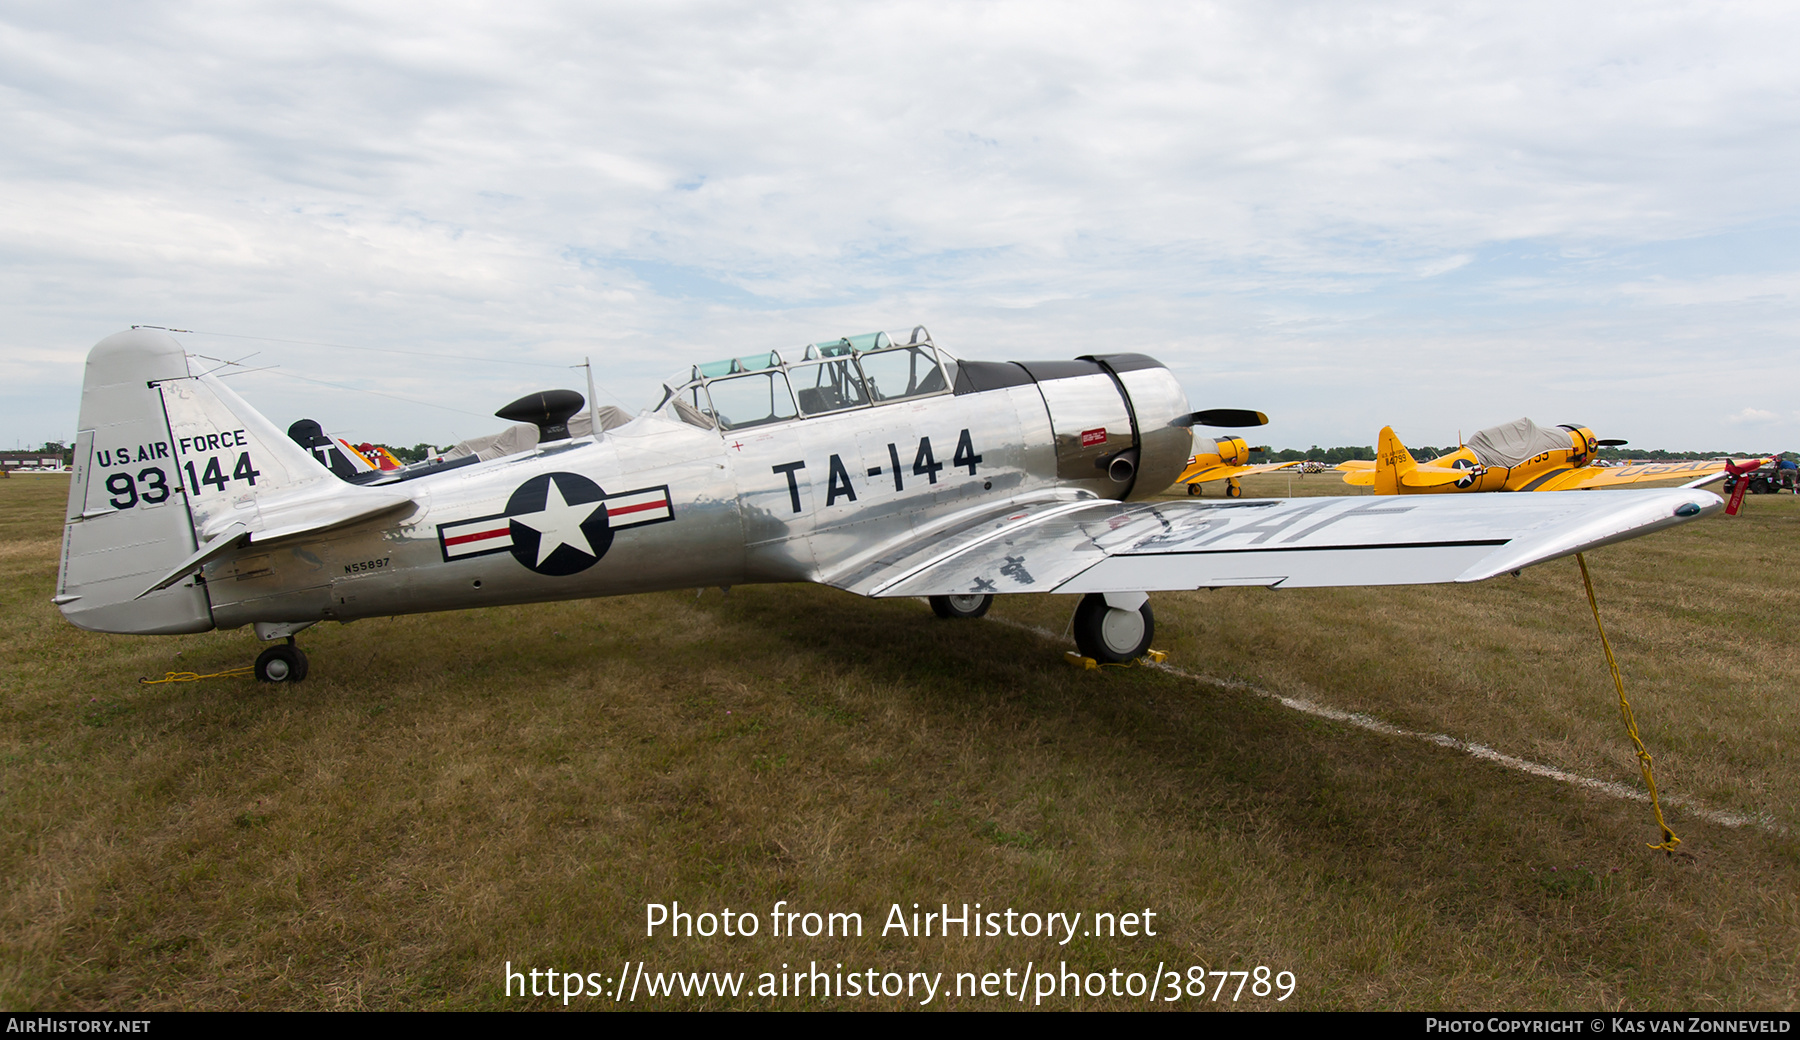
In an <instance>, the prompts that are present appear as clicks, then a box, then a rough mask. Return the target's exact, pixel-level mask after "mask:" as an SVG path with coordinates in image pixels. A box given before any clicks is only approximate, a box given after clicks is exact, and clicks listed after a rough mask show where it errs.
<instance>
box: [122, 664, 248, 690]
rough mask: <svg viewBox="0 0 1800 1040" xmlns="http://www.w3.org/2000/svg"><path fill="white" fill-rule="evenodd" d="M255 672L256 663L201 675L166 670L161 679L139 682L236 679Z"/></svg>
mask: <svg viewBox="0 0 1800 1040" xmlns="http://www.w3.org/2000/svg"><path fill="white" fill-rule="evenodd" d="M255 673H256V667H255V666H254V665H245V666H243V667H242V668H227V669H226V670H225V671H222V672H212V673H210V674H208V675H201V674H200V673H199V672H164V673H163V677H162V678H160V679H139V680H138V682H139V683H142V684H143V685H145V686H155V685H156V684H157V683H166V682H194V681H196V680H199V679H236V678H239V677H241V676H245V675H254V674H255Z"/></svg>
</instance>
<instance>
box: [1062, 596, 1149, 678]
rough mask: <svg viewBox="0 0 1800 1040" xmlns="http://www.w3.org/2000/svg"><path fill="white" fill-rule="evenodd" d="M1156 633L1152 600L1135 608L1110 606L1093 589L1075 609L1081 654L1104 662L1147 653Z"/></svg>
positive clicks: (1076, 634) (1077, 636) (1114, 661)
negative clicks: (1151, 608) (1123, 608)
mask: <svg viewBox="0 0 1800 1040" xmlns="http://www.w3.org/2000/svg"><path fill="white" fill-rule="evenodd" d="M1155 635H1156V615H1155V614H1153V613H1151V611H1150V603H1149V601H1145V602H1144V604H1143V606H1140V607H1138V608H1137V609H1136V610H1122V609H1120V608H1118V607H1112V606H1108V605H1107V603H1106V597H1105V596H1102V595H1101V594H1100V593H1098V592H1090V593H1088V594H1087V595H1085V596H1083V597H1081V605H1080V606H1078V607H1076V608H1075V646H1076V647H1077V648H1078V649H1079V650H1080V651H1081V656H1083V657H1091V658H1093V659H1094V660H1096V661H1099V662H1100V663H1102V664H1118V663H1119V662H1121V661H1131V660H1135V659H1137V658H1139V657H1142V656H1144V651H1146V650H1148V649H1150V640H1151V639H1152V638H1154V637H1155Z"/></svg>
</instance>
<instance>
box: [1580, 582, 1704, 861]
mask: <svg viewBox="0 0 1800 1040" xmlns="http://www.w3.org/2000/svg"><path fill="white" fill-rule="evenodd" d="M1575 562H1576V563H1578V564H1580V565H1581V584H1583V585H1585V586H1586V587H1587V598H1588V606H1590V607H1592V608H1594V627H1595V628H1597V629H1599V630H1600V646H1601V647H1602V648H1603V649H1605V651H1606V667H1608V668H1610V669H1611V670H1612V678H1613V686H1615V687H1617V688H1618V691H1619V714H1621V715H1623V716H1624V717H1625V732H1627V733H1629V734H1631V742H1632V743H1633V744H1636V745H1637V757H1638V768H1639V769H1642V770H1643V771H1644V783H1645V785H1647V786H1648V787H1649V788H1650V807H1651V808H1652V809H1655V810H1656V825H1657V826H1658V827H1661V828H1662V832H1663V840H1662V844H1660V845H1651V846H1650V848H1653V849H1661V850H1662V851H1664V852H1669V853H1673V852H1674V851H1675V846H1677V845H1679V844H1681V839H1680V838H1677V837H1676V836H1675V832H1674V831H1672V830H1670V829H1669V825H1668V824H1667V823H1666V822H1664V820H1663V811H1662V803H1661V802H1660V801H1658V800H1657V797H1656V778H1655V777H1653V776H1651V775H1650V752H1649V751H1648V750H1647V749H1645V747H1644V741H1643V738H1641V737H1639V736H1638V729H1637V718H1636V717H1635V716H1633V715H1632V714H1631V702H1630V701H1628V700H1626V699H1625V680H1624V679H1622V678H1620V677H1619V662H1618V659H1617V658H1615V657H1613V652H1612V644H1611V643H1610V642H1608V641H1607V639H1606V626H1605V625H1602V624H1601V623H1600V601H1599V600H1597V599H1595V598H1594V582H1593V579H1591V578H1589V577H1588V569H1587V560H1586V559H1584V558H1583V557H1582V555H1581V554H1580V553H1576V554H1575Z"/></svg>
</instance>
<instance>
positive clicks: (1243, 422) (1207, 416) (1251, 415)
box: [1170, 408, 1269, 427]
mask: <svg viewBox="0 0 1800 1040" xmlns="http://www.w3.org/2000/svg"><path fill="white" fill-rule="evenodd" d="M1268 424H1269V417H1268V416H1266V415H1264V414H1263V413H1261V412H1253V411H1251V410H1249V409H1248V408H1208V409H1206V410H1205V411H1200V412H1189V413H1188V414H1186V415H1181V416H1177V417H1176V418H1175V421H1174V422H1172V423H1170V425H1171V426H1226V427H1237V426H1267V425H1268Z"/></svg>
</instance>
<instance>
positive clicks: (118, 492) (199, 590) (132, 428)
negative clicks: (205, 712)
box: [54, 329, 409, 633]
mask: <svg viewBox="0 0 1800 1040" xmlns="http://www.w3.org/2000/svg"><path fill="white" fill-rule="evenodd" d="M408 501H409V499H407V498H406V497H405V496H402V495H396V494H394V493H392V492H381V491H377V490H375V489H370V488H358V487H352V486H350V485H348V484H345V483H343V482H342V481H340V480H339V479H338V478H337V477H335V476H333V475H332V474H331V473H330V471H328V470H326V469H325V468H324V467H322V466H320V465H319V464H318V463H317V462H316V461H314V459H313V457H312V456H311V455H309V454H308V453H307V452H306V450H305V449H304V448H301V447H300V445H298V444H296V443H295V442H294V441H292V440H290V439H289V438H288V437H287V436H286V435H284V434H283V433H282V432H281V430H279V429H278V428H276V427H275V425H274V424H272V423H270V422H269V420H268V419H266V418H264V417H263V416H262V415H261V414H260V413H258V412H257V411H256V409H254V408H252V407H250V405H248V404H246V403H245V402H244V401H243V399H242V398H240V397H238V396H237V394H235V393H233V392H232V391H231V389H230V388H229V387H227V386H225V385H224V384H223V383H222V382H220V381H219V380H217V379H215V378H213V377H212V376H210V375H207V374H205V373H201V374H199V375H195V374H193V373H192V372H190V370H189V367H188V360H187V355H186V354H185V352H184V351H183V350H182V347H181V344H180V343H178V342H177V341H176V340H175V338H174V337H173V336H170V335H168V334H167V333H165V332H159V331H155V330H151V329H133V330H131V331H129V332H121V333H118V334H116V335H113V336H108V337H107V338H105V339H103V340H101V341H100V342H99V343H98V344H96V345H95V346H94V349H93V350H92V351H90V352H89V353H88V360H87V372H86V375H85V377H84V379H83V382H82V390H81V417H80V423H79V427H78V431H77V437H76V444H75V473H74V477H73V479H72V480H71V481H70V485H69V507H68V513H67V516H66V524H65V526H64V529H63V556H62V566H61V569H60V573H59V574H58V578H57V589H56V598H55V600H54V602H55V603H56V605H57V606H58V607H59V608H61V610H62V612H63V616H64V617H66V618H68V619H69V621H70V622H71V623H73V624H75V625H76V626H78V627H80V628H86V629H92V630H96V631H103V632H130V633H170V632H204V631H206V630H207V629H210V628H212V627H213V622H212V610H211V605H210V601H209V600H208V598H207V593H206V587H205V582H204V581H203V580H200V579H199V578H198V577H197V576H196V572H197V571H198V570H199V569H200V568H201V567H202V566H203V565H204V564H205V563H207V562H208V561H209V560H212V559H215V558H217V557H219V556H221V555H223V554H225V553H228V552H230V551H232V550H234V549H236V548H238V547H240V546H242V545H243V544H245V543H246V542H249V541H251V540H269V539H272V538H276V537H283V536H286V535H290V534H296V533H300V532H304V531H308V530H317V529H320V528H322V527H329V526H336V525H337V524H340V523H345V522H349V521H353V520H357V519H362V518H365V517H367V516H370V515H373V514H374V513H378V512H383V511H386V510H389V509H392V508H394V507H396V506H397V505H401V504H405V503H407V502H408Z"/></svg>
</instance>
